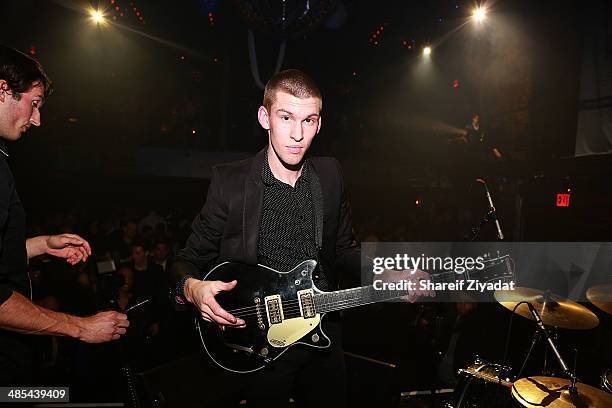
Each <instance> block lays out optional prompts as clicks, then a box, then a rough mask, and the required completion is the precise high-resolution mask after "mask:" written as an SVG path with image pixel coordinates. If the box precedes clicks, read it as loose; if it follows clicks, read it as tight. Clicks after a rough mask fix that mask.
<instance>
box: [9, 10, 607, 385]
mask: <svg viewBox="0 0 612 408" xmlns="http://www.w3.org/2000/svg"><path fill="white" fill-rule="evenodd" d="M280 3H281V2H274V1H239V0H234V1H203V0H198V1H196V0H186V1H181V2H170V1H146V2H145V1H132V2H130V1H126V0H114V2H112V1H108V2H105V1H101V2H99V5H100V7H102V8H107V12H106V14H107V18H108V19H109V21H110V22H111V24H106V25H104V26H96V25H95V24H92V23H91V21H90V19H89V17H88V14H87V7H86V6H87V4H86V2H73V1H60V0H58V1H47V2H40V1H35V0H21V1H3V2H2V3H1V9H0V10H1V11H2V13H1V15H2V16H3V22H2V25H1V27H0V41H2V43H5V44H7V45H10V46H13V47H15V48H17V49H20V50H22V51H24V52H26V53H30V54H32V55H33V56H34V57H35V58H37V59H38V60H40V61H41V63H42V64H43V66H44V67H45V70H46V71H47V73H48V74H49V76H50V77H51V78H52V80H53V82H54V86H55V92H54V94H53V95H52V96H51V97H50V98H49V99H48V101H47V102H46V103H45V106H44V108H43V111H42V122H43V126H42V127H40V128H33V129H31V130H30V131H29V132H28V133H27V134H25V135H24V136H23V137H22V139H21V140H19V141H18V142H16V143H12V144H10V145H9V146H8V148H9V151H10V154H11V157H10V162H11V166H12V169H13V172H14V174H15V178H16V180H17V186H18V189H19V192H20V195H21V198H22V200H23V202H24V205H25V207H26V211H27V214H28V218H29V220H30V222H29V227H30V229H31V230H32V231H34V230H37V231H39V229H40V228H43V229H44V227H41V226H43V225H44V224H45V222H47V223H48V218H49V215H50V214H58V213H79V214H88V215H90V216H92V217H93V215H92V214H96V216H99V214H106V213H111V212H116V213H128V214H136V213H140V214H143V213H145V212H146V211H147V210H149V209H151V208H154V209H156V210H157V211H158V212H159V213H161V214H173V216H176V217H183V218H185V219H191V218H192V217H193V215H194V214H195V212H196V211H197V210H198V209H199V208H200V206H201V205H202V202H203V199H204V195H205V193H206V189H207V185H208V180H207V178H206V177H205V176H202V175H201V174H189V172H185V173H184V174H182V175H179V176H176V175H175V176H171V175H170V174H171V173H168V174H165V173H164V172H165V169H166V166H168V163H167V162H166V161H165V160H159V161H156V162H154V170H152V169H147V168H139V167H138V161H137V160H136V158H137V157H139V155H141V154H146V153H142V152H143V149H146V148H149V149H151V148H155V149H168V150H156V151H157V152H162V155H163V152H171V151H177V150H179V151H181V152H184V154H185V155H193V157H198V156H197V154H198V153H199V152H209V153H213V154H214V155H218V157H219V158H222V157H225V155H226V154H228V153H244V154H245V155H249V154H252V153H254V152H256V151H258V150H259V149H261V148H262V147H263V146H264V145H265V144H266V142H267V140H266V136H265V133H264V132H263V131H262V130H261V129H260V128H259V125H258V123H257V120H256V111H257V108H258V107H259V105H260V103H261V99H262V90H261V89H260V88H258V87H257V85H256V83H255V81H254V79H253V75H252V72H251V69H250V62H249V56H248V45H247V44H248V40H247V39H248V30H249V29H252V30H253V33H254V38H255V44H256V54H257V67H258V70H259V75H260V80H261V81H262V82H263V83H265V82H266V81H267V79H268V78H269V77H270V76H271V75H272V74H273V72H274V67H275V65H276V61H277V56H278V53H279V50H280V49H281V44H282V43H283V42H284V41H286V49H285V55H284V60H283V63H282V68H299V69H302V70H304V71H306V72H307V73H309V74H311V75H312V76H313V77H314V78H315V80H316V81H317V82H318V83H319V85H320V87H321V90H322V92H323V95H324V103H323V116H322V117H323V127H322V131H321V133H320V134H319V135H318V136H317V139H316V140H315V142H314V144H313V147H312V151H313V152H314V153H315V154H322V155H330V156H334V157H337V158H338V159H339V160H340V161H341V163H342V164H343V168H344V172H345V178H346V180H347V184H348V186H349V187H348V191H349V195H350V197H351V203H352V206H353V210H354V224H355V229H356V231H357V233H358V236H359V238H360V239H361V240H376V239H378V240H383V241H402V240H406V241H407V240H421V241H427V240H431V241H460V240H462V238H463V236H464V235H465V234H466V233H467V232H468V231H469V229H470V227H471V226H473V225H475V224H476V223H478V221H479V220H480V219H481V218H482V216H483V215H484V213H485V211H486V201H485V196H484V192H483V190H482V187H480V185H478V184H476V183H474V178H475V177H476V176H478V177H482V178H485V179H486V180H487V182H488V183H489V188H490V189H491V191H492V194H493V196H494V198H495V200H496V203H495V204H496V207H497V210H498V215H499V218H500V221H501V223H502V227H503V229H504V232H505V233H506V236H507V237H508V239H511V240H525V241H529V240H532V241H609V240H610V237H611V231H612V218H611V216H610V208H611V205H612V191H611V186H612V184H611V183H610V182H609V176H610V173H611V169H612V167H611V166H610V164H611V160H610V157H609V156H605V155H604V156H598V157H582V158H574V157H573V154H574V145H575V138H576V123H577V108H578V89H579V81H578V79H579V73H580V55H581V49H582V48H581V47H582V43H581V33H582V31H581V30H582V28H583V24H585V22H583V19H582V18H581V13H582V7H583V5H582V4H583V2H578V1H569V0H561V1H528V0H514V1H510V0H508V1H497V2H495V3H491V4H489V6H490V9H489V16H488V18H487V20H486V21H485V23H484V24H482V25H475V24H474V23H473V22H471V21H470V20H469V16H470V14H471V8H472V3H471V2H468V1H447V0H432V1H411V2H407V1H376V2H373V1H350V2H349V1H342V2H341V1H332V0H329V1H316V2H315V1H311V2H310V3H311V7H312V9H311V11H310V12H309V14H308V15H307V17H306V18H303V19H299V18H298V17H299V16H300V15H301V13H302V12H303V10H304V2H302V1H287V2H286V6H287V9H286V26H285V27H282V24H281V22H280V16H281V14H282V11H281V9H280V7H281V6H280ZM115 7H118V8H119V10H117V9H115ZM137 13H138V14H137ZM209 13H210V14H209ZM343 13H344V14H343ZM140 17H142V19H141V18H140ZM211 18H212V20H211ZM381 28H382V29H381ZM377 31H378V34H376V32H377ZM374 34H376V38H374V37H373V35H374ZM376 42H378V44H376ZM428 44H430V45H431V46H432V47H433V52H432V55H431V56H430V58H424V57H423V56H422V55H421V50H422V48H423V46H425V45H428ZM455 81H456V84H457V86H454V84H455ZM474 113H479V114H480V116H481V120H482V123H483V128H484V129H485V131H486V133H487V137H488V138H489V140H490V143H491V144H492V145H494V146H497V147H498V148H499V149H500V150H501V151H502V152H503V153H504V157H503V160H500V161H495V160H491V159H490V157H489V158H484V159H483V158H481V157H476V158H474V156H473V155H471V154H470V153H469V152H466V148H465V146H462V145H461V144H460V143H457V142H456V136H457V134H458V133H459V132H460V131H461V129H463V127H464V126H465V125H467V124H469V122H470V118H471V116H472V114H474ZM568 189H570V190H571V195H572V197H571V205H570V207H569V208H557V207H555V201H556V194H557V193H560V192H567V190H568ZM45 220H46V221H45ZM43 232H44V230H43ZM86 238H87V236H86ZM479 239H482V240H494V239H495V233H494V231H493V229H492V227H491V226H490V225H487V226H485V227H484V228H483V230H482V232H481V235H480V236H479ZM94 251H95V248H94ZM489 307H490V308H491V310H489V311H487V313H490V314H489V315H486V316H487V320H486V321H487V324H489V325H490V326H488V327H490V333H489V334H490V337H491V339H490V341H491V343H492V344H490V346H491V349H493V350H495V351H494V352H492V353H491V356H493V357H492V358H500V357H499V350H500V349H501V345H502V343H501V342H503V334H504V333H505V332H504V330H505V328H504V325H505V324H506V321H507V320H506V318H507V317H508V316H509V313H506V312H505V311H502V310H501V308H500V307H498V308H497V309H495V305H489ZM418 313H419V310H418V309H416V308H412V309H410V308H402V307H401V305H400V306H397V305H387V306H384V307H383V306H375V307H371V308H369V309H366V310H364V311H362V312H360V314H358V315H357V314H355V315H349V317H348V319H347V321H348V328H347V333H348V335H347V340H346V343H347V350H349V351H354V352H357V353H361V354H364V355H368V356H371V357H374V358H380V359H383V360H392V361H395V362H396V361H397V359H400V360H402V363H401V364H402V365H403V367H409V368H411V367H415V366H416V367H425V366H426V365H427V362H426V361H425V362H424V361H423V359H425V360H426V357H424V356H423V355H422V354H420V355H415V353H414V352H413V350H414V349H413V348H410V347H415V344H417V343H418V341H423V342H427V339H421V340H418V341H417V340H415V337H414V336H416V335H419V333H418V331H417V332H415V330H416V329H415V326H414V324H413V323H412V322H413V321H414V318H415V315H418ZM602 319H604V320H602V323H605V324H602V326H603V327H600V328H598V329H597V330H598V331H597V332H594V334H592V335H590V334H585V333H575V332H571V333H565V332H564V333H562V338H563V340H564V342H565V343H564V345H565V350H566V352H568V353H569V349H570V347H569V345H570V344H573V343H576V344H579V345H580V348H581V350H586V351H584V352H583V354H582V355H583V356H584V357H583V359H584V361H588V362H586V363H584V364H583V363H581V365H580V368H581V369H582V370H584V371H583V373H584V375H585V377H586V378H588V380H589V381H590V383H594V382H596V381H597V376H598V375H599V373H600V372H601V369H602V365H604V364H606V363H605V362H603V361H601V359H599V357H600V356H599V355H598V354H597V353H598V350H601V347H602V345H601V339H604V338H605V337H604V335H606V333H607V335H608V336H609V320H605V316H602ZM364 326H367V327H368V329H367V330H364V329H363V328H364ZM517 327H518V328H517V331H518V333H522V334H521V335H520V337H519V340H518V342H517V343H516V344H514V351H515V353H514V354H515V355H514V356H513V358H514V359H515V360H514V361H513V364H515V365H516V364H518V362H519V361H520V357H521V356H522V354H521V353H522V352H523V351H524V350H525V349H526V347H527V345H528V339H529V336H530V334H531V330H532V326H531V325H530V324H529V323H528V322H527V321H525V322H522V321H520V322H518V323H517ZM563 336H564V337H563ZM389 339H394V342H392V343H390V342H389ZM415 342H416V343H415ZM390 344H391V346H389V345H390ZM417 345H418V344H417ZM540 351H541V350H540ZM568 355H569V354H568ZM398 356H402V357H398ZM427 358H429V357H427ZM538 358H541V356H540V355H539V357H538ZM538 358H536V360H538ZM538 361H539V360H538ZM536 366H537V364H536ZM404 374H405V377H403V379H404V380H405V381H406V383H410V384H413V385H414V384H418V383H419V381H423V379H424V378H428V377H426V376H424V375H423V376H421V374H422V372H420V371H417V372H415V370H413V369H411V370H408V371H406V372H405V373H404ZM422 385H423V384H420V386H422Z"/></svg>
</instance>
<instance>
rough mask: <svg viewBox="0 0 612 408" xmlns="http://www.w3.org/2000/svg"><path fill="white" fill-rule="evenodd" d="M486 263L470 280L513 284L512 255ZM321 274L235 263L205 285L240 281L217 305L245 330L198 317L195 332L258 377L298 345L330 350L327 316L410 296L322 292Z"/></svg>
mask: <svg viewBox="0 0 612 408" xmlns="http://www.w3.org/2000/svg"><path fill="white" fill-rule="evenodd" d="M485 258H486V260H485V261H484V264H485V268H484V269H483V270H481V271H477V272H471V274H470V276H468V277H471V278H473V277H478V278H479V279H480V281H481V282H496V281H499V280H502V281H506V280H509V279H512V278H513V276H514V272H513V270H514V264H513V262H512V259H511V258H510V257H509V255H503V256H497V257H495V258H492V257H489V256H487V257H485ZM316 268H317V262H316V261H314V260H306V261H304V262H302V263H300V264H299V265H298V266H296V267H295V268H293V269H292V270H290V271H288V272H279V271H276V270H274V269H272V268H268V267H266V266H262V265H256V266H253V265H245V264H241V263H235V262H225V263H222V264H220V265H218V266H217V267H215V268H213V269H212V270H211V271H210V272H209V273H208V274H207V275H206V276H205V277H204V280H211V281H212V280H220V281H223V282H231V281H232V280H237V281H238V284H237V285H236V287H235V288H234V289H232V290H231V291H228V292H221V293H219V294H218V295H217V296H216V297H215V299H216V300H217V302H218V303H219V305H220V306H221V307H222V308H223V309H225V310H226V311H228V312H229V313H231V314H232V315H234V316H235V317H238V318H241V319H243V320H244V321H245V322H246V327H244V328H233V327H230V326H220V325H218V324H217V323H210V322H207V321H205V320H203V319H202V318H201V316H200V315H199V314H198V316H197V317H196V328H197V330H198V332H199V334H200V338H201V340H202V344H203V346H204V349H205V350H206V353H207V354H208V355H209V356H210V358H211V359H212V360H213V361H214V362H215V363H217V365H219V366H220V367H222V368H224V369H226V370H228V371H232V372H236V373H249V372H253V371H257V370H260V369H262V368H264V367H265V366H266V365H268V364H270V363H272V362H274V361H275V360H276V359H278V358H279V357H281V355H282V354H283V353H284V352H285V351H286V350H287V349H288V348H289V347H292V346H294V345H298V344H299V345H305V346H310V347H317V348H327V347H329V346H330V344H331V342H330V339H329V338H328V337H327V335H325V333H324V332H323V330H322V329H321V321H322V319H323V317H324V316H325V314H326V313H328V312H332V311H339V310H344V309H349V308H353V307H357V306H361V305H366V304H370V303H376V302H383V301H386V300H391V299H398V298H401V297H402V296H406V295H407V294H408V292H407V291H405V290H403V291H382V290H376V289H375V288H374V287H373V285H368V286H362V287H356V288H350V289H343V290H337V291H333V292H323V291H321V290H319V289H318V288H317V287H316V286H315V285H314V283H313V280H312V277H313V273H314V272H315V269H316ZM466 275H467V273H466ZM315 276H316V274H315ZM429 279H430V280H431V281H434V282H436V281H439V282H444V281H450V282H454V281H456V280H457V279H458V275H457V274H456V273H455V272H443V273H438V274H430V275H429Z"/></svg>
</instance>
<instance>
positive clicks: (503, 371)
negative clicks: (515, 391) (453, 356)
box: [445, 356, 512, 408]
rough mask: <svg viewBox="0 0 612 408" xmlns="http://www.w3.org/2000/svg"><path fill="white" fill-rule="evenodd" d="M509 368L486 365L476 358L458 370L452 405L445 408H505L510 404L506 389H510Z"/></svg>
mask: <svg viewBox="0 0 612 408" xmlns="http://www.w3.org/2000/svg"><path fill="white" fill-rule="evenodd" d="M511 371H512V369H511V368H510V367H507V366H504V365H501V364H496V363H488V362H486V361H484V360H481V359H480V358H479V357H478V356H476V359H475V360H474V363H472V364H471V365H470V366H468V367H467V368H465V369H459V370H458V371H457V374H459V377H460V379H459V382H458V384H457V386H456V387H455V398H454V401H453V404H451V403H447V405H446V407H445V408H478V407H489V408H493V407H506V406H509V404H510V403H511V402H512V399H511V397H510V393H509V392H508V389H509V388H511V387H512V377H511V375H510V373H511Z"/></svg>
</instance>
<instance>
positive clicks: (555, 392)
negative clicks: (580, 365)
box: [512, 377, 612, 408]
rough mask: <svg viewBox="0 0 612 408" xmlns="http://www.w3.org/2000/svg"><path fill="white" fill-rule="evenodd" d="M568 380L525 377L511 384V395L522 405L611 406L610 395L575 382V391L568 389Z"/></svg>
mask: <svg viewBox="0 0 612 408" xmlns="http://www.w3.org/2000/svg"><path fill="white" fill-rule="evenodd" d="M569 387H570V381H569V380H565V379H563V378H556V377H526V378H521V379H520V380H518V381H515V382H514V384H513V385H512V397H513V398H514V399H515V400H517V401H518V402H519V403H520V404H521V405H522V406H524V407H529V408H531V407H538V408H541V407H546V408H569V407H579V408H591V407H592V408H602V407H612V395H610V394H608V393H607V392H605V391H602V390H600V389H597V388H595V387H591V386H589V385H586V384H582V383H576V388H577V390H576V393H575V394H572V393H571V392H570V391H569Z"/></svg>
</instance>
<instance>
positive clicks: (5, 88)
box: [0, 79, 8, 102]
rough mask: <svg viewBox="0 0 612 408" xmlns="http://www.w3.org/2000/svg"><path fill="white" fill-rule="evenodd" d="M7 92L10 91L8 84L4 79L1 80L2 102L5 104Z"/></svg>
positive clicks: (0, 95)
mask: <svg viewBox="0 0 612 408" xmlns="http://www.w3.org/2000/svg"><path fill="white" fill-rule="evenodd" d="M6 91H8V83H7V82H6V81H5V80H4V79H0V102H4V98H5V97H6Z"/></svg>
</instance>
